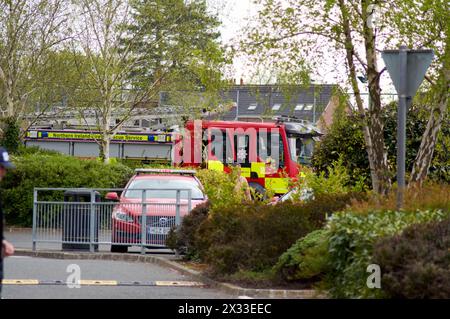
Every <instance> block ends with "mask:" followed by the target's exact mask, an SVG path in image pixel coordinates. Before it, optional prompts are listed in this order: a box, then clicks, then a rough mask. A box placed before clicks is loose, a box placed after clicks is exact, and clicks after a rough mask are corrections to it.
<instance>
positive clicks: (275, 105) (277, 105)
mask: <svg viewBox="0 0 450 319" xmlns="http://www.w3.org/2000/svg"><path fill="white" fill-rule="evenodd" d="M280 107H281V104H279V103H277V104H274V105H273V107H272V111H278V110H279V109H280Z"/></svg>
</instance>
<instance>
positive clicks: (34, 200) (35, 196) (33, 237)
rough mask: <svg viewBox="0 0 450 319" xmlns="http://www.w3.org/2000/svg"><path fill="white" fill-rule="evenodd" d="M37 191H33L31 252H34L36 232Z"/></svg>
mask: <svg viewBox="0 0 450 319" xmlns="http://www.w3.org/2000/svg"><path fill="white" fill-rule="evenodd" d="M36 227H37V190H36V188H34V189H33V230H32V235H31V237H32V241H33V251H36V240H37V239H36V232H37V229H36Z"/></svg>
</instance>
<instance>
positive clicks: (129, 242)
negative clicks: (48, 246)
mask: <svg viewBox="0 0 450 319" xmlns="http://www.w3.org/2000/svg"><path fill="white" fill-rule="evenodd" d="M155 192H158V193H159V194H161V192H164V194H165V196H164V199H161V198H155V197H154V195H155ZM111 194H112V195H111ZM172 195H173V196H172ZM107 198H109V199H107ZM111 198H114V200H112V199H111ZM191 205H192V196H191V190H190V189H173V188H170V189H161V188H158V189H153V188H152V189H103V188H102V189H91V188H77V189H68V188H35V189H34V196H33V232H32V240H33V251H35V250H36V249H37V243H57V244H59V243H60V244H62V249H85V250H89V251H91V252H95V251H96V250H97V249H98V246H99V245H111V247H112V248H113V247H115V248H116V250H117V248H118V247H124V246H140V247H141V253H142V254H144V253H145V249H146V247H161V248H162V247H166V244H165V241H166V239H167V237H168V234H169V232H170V231H171V230H172V229H173V228H176V227H177V226H178V225H180V223H181V219H182V217H183V216H185V215H186V214H187V213H188V212H190V210H191V207H192V206H191Z"/></svg>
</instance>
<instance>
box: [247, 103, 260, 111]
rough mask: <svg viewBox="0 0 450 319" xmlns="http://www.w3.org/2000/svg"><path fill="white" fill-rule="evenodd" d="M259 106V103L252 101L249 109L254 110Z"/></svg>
mask: <svg viewBox="0 0 450 319" xmlns="http://www.w3.org/2000/svg"><path fill="white" fill-rule="evenodd" d="M257 107H258V104H257V103H252V104H250V105H249V106H248V110H250V111H254V110H256V108H257Z"/></svg>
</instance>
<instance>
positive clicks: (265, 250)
mask: <svg viewBox="0 0 450 319" xmlns="http://www.w3.org/2000/svg"><path fill="white" fill-rule="evenodd" d="M355 196H356V197H358V196H359V195H357V194H353V195H350V194H346V195H329V194H324V195H321V196H320V195H319V196H317V197H316V198H315V199H314V200H311V201H308V202H305V203H300V204H299V203H292V202H285V203H279V204H278V205H266V204H263V203H261V202H255V203H252V204H242V203H241V204H239V205H235V206H223V207H222V208H221V209H220V210H219V209H215V211H214V213H211V214H210V215H209V217H208V218H207V219H205V220H204V221H203V222H202V223H201V224H200V225H198V228H197V229H196V230H193V231H195V232H196V235H195V236H196V241H195V245H196V247H195V249H196V252H198V256H199V257H200V258H201V259H202V261H205V262H207V263H208V264H209V265H210V266H211V270H212V271H213V273H215V274H222V275H223V274H232V273H235V272H237V271H256V272H258V271H263V270H266V269H267V268H271V267H272V266H273V265H275V264H276V262H277V260H278V258H279V256H280V255H281V254H282V253H283V252H285V251H286V250H287V249H288V248H289V247H290V246H291V245H292V244H294V243H295V242H296V241H297V240H298V238H301V237H303V236H305V235H306V234H308V233H309V232H311V231H312V230H315V229H319V228H321V227H322V226H323V225H324V223H325V219H326V216H327V215H330V214H332V213H333V212H336V211H339V210H342V209H344V208H345V206H346V205H347V204H349V203H350V202H351V200H352V198H354V197H355ZM359 198H361V197H359Z"/></svg>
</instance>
